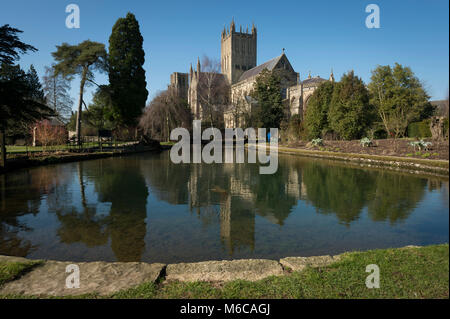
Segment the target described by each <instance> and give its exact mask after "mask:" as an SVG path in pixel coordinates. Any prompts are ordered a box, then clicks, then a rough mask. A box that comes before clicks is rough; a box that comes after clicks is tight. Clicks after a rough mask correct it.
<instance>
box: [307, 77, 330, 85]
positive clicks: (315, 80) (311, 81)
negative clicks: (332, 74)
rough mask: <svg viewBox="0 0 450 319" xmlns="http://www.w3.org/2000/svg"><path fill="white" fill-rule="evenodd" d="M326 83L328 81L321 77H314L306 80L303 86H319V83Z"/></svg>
mask: <svg viewBox="0 0 450 319" xmlns="http://www.w3.org/2000/svg"><path fill="white" fill-rule="evenodd" d="M324 81H327V80H325V79H324V78H321V77H319V76H316V77H313V78H308V79H306V80H303V81H302V84H303V85H308V84H311V85H313V84H318V83H321V82H324Z"/></svg>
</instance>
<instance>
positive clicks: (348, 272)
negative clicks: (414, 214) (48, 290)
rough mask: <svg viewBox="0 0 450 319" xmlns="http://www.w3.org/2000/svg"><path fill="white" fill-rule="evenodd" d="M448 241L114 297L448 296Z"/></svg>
mask: <svg viewBox="0 0 450 319" xmlns="http://www.w3.org/2000/svg"><path fill="white" fill-rule="evenodd" d="M448 262H449V250H448V244H444V245H436V246H427V247H420V248H401V249H383V250H372V251H367V252H354V253H346V254H344V256H343V258H342V259H341V260H340V261H339V262H336V263H334V264H332V265H329V266H326V267H322V268H307V269H306V270H304V271H302V272H293V273H290V274H287V275H283V276H277V277H269V278H266V279H264V280H261V281H257V282H249V281H245V280H236V281H232V282H228V283H224V284H220V285H218V284H214V283H207V282H193V283H182V282H172V283H164V282H162V283H158V284H152V283H146V284H143V285H141V286H138V287H137V288H133V289H130V290H127V291H124V292H120V293H117V294H115V295H113V296H111V297H112V298H225V299H232V298H252V299H253V298H276V299H279V298H294V299H299V298H448V297H449V263H448ZM369 264H376V265H378V266H379V268H380V288H379V289H375V288H374V289H368V288H367V287H366V285H365V280H366V277H367V276H368V275H369V273H366V271H365V270H366V266H367V265H369Z"/></svg>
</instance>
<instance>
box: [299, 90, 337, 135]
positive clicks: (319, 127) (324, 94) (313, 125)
mask: <svg viewBox="0 0 450 319" xmlns="http://www.w3.org/2000/svg"><path fill="white" fill-rule="evenodd" d="M333 90H334V83H333V82H330V81H327V82H324V83H322V84H321V85H320V86H319V87H318V88H317V89H316V90H315V91H314V93H313V95H312V96H311V98H310V100H309V102H308V107H307V108H306V114H305V126H306V128H307V131H308V135H309V138H310V139H313V138H318V137H322V135H323V133H324V131H326V130H328V129H329V123H328V111H329V109H330V104H331V99H332V97H333Z"/></svg>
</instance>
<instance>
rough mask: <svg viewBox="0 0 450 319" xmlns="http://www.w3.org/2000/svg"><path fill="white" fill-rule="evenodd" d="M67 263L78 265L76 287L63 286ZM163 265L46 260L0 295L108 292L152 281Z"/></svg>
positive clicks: (0, 290)
mask: <svg viewBox="0 0 450 319" xmlns="http://www.w3.org/2000/svg"><path fill="white" fill-rule="evenodd" d="M71 264H75V265H77V266H78V267H79V270H80V287H79V288H66V278H67V277H68V276H69V275H71V274H72V272H71V271H70V272H68V273H66V267H67V266H68V265H71ZM164 267H165V265H164V264H148V263H139V262H126V263H123V262H122V263H121V262H117V263H107V262H84V263H83V262H80V263H75V262H59V261H47V262H45V263H43V264H42V265H39V266H37V267H35V268H34V269H33V270H32V271H30V272H29V273H27V274H25V275H23V276H22V277H20V278H19V279H17V280H14V281H11V282H8V283H6V284H5V285H3V287H1V288H0V294H20V295H37V296H69V295H72V296H75V295H82V294H87V293H97V294H99V295H109V294H112V293H114V292H117V291H119V290H122V289H128V288H132V287H134V286H137V285H139V284H141V283H144V282H150V281H153V282H154V281H156V280H157V279H158V277H159V276H160V274H161V271H162V270H163V269H164Z"/></svg>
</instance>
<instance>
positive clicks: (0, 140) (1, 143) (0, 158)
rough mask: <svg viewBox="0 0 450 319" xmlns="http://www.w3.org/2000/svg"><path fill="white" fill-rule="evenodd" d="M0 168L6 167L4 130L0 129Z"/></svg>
mask: <svg viewBox="0 0 450 319" xmlns="http://www.w3.org/2000/svg"><path fill="white" fill-rule="evenodd" d="M0 152H1V155H0V167H3V168H5V167H6V141H5V129H4V128H0Z"/></svg>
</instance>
